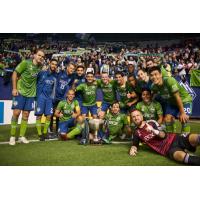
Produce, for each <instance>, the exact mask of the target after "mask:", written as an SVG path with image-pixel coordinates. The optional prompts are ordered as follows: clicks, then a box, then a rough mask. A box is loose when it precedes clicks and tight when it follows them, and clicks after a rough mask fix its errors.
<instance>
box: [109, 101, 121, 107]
mask: <svg viewBox="0 0 200 200" xmlns="http://www.w3.org/2000/svg"><path fill="white" fill-rule="evenodd" d="M115 104H118V105H119V106H120V103H119V101H115V102H114V103H112V105H111V107H113V106H114V105H115Z"/></svg>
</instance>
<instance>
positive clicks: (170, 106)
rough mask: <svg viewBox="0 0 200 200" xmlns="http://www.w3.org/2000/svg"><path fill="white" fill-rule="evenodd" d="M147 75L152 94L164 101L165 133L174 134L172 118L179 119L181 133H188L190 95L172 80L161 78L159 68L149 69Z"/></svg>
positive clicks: (190, 110)
mask: <svg viewBox="0 0 200 200" xmlns="http://www.w3.org/2000/svg"><path fill="white" fill-rule="evenodd" d="M149 73H150V78H151V80H152V82H153V84H152V88H151V90H152V92H153V93H154V94H159V95H160V96H161V98H162V99H164V100H165V105H164V107H163V110H164V121H165V124H166V131H167V132H175V131H174V130H173V124H175V121H174V118H175V117H179V120H180V122H181V123H182V133H190V126H189V124H188V120H189V115H191V114H192V97H191V96H190V94H189V93H188V92H187V91H186V89H185V88H184V87H182V86H180V85H179V83H178V82H177V81H176V80H175V79H174V78H172V77H168V78H163V76H162V73H161V70H160V68H159V67H153V68H151V69H150V70H149ZM178 115H179V116H178Z"/></svg>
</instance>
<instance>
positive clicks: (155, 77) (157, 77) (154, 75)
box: [150, 70, 162, 85]
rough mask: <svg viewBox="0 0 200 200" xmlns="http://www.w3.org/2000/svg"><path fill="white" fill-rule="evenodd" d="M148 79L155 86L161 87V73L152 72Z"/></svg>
mask: <svg viewBox="0 0 200 200" xmlns="http://www.w3.org/2000/svg"><path fill="white" fill-rule="evenodd" d="M150 79H151V81H152V82H153V83H154V84H155V85H162V73H161V72H159V71H158V70H154V71H152V72H151V73H150Z"/></svg>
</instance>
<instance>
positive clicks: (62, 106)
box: [56, 100, 80, 122]
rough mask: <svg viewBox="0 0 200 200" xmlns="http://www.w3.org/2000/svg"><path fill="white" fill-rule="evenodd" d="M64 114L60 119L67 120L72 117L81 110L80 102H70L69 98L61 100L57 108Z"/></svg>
mask: <svg viewBox="0 0 200 200" xmlns="http://www.w3.org/2000/svg"><path fill="white" fill-rule="evenodd" d="M56 109H57V110H59V111H60V112H61V113H62V114H63V117H61V118H60V121H61V122H63V121H67V120H69V119H71V118H72V114H73V113H74V112H75V111H77V110H79V109H80V108H79V103H78V101H77V100H74V101H72V102H71V103H69V102H68V101H67V100H63V101H60V102H59V104H58V106H57V108H56Z"/></svg>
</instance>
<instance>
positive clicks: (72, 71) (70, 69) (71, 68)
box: [67, 64, 75, 75]
mask: <svg viewBox="0 0 200 200" xmlns="http://www.w3.org/2000/svg"><path fill="white" fill-rule="evenodd" d="M74 70H75V67H74V65H72V64H69V65H68V67H67V74H68V75H71V74H73V73H74Z"/></svg>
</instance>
